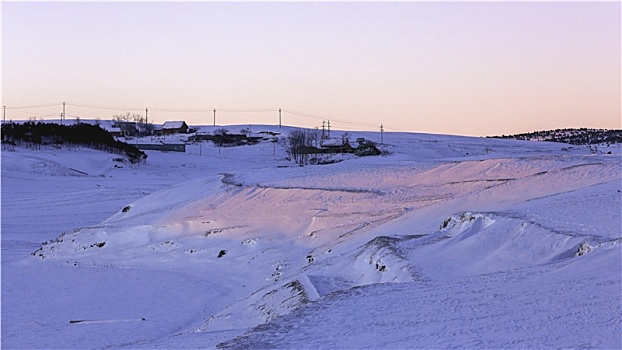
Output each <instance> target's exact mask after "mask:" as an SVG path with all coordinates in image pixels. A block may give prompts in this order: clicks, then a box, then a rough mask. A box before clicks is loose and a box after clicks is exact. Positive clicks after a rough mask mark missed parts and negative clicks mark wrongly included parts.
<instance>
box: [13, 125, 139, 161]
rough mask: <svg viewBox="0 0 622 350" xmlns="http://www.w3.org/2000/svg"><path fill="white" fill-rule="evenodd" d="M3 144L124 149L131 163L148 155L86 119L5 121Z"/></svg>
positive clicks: (117, 152)
mask: <svg viewBox="0 0 622 350" xmlns="http://www.w3.org/2000/svg"><path fill="white" fill-rule="evenodd" d="M2 144H3V145H7V146H25V147H30V148H34V149H40V148H41V146H46V145H51V146H60V145H75V146H83V147H88V148H93V149H97V150H101V151H105V152H110V153H115V154H122V153H125V155H127V157H128V159H129V161H130V162H131V163H133V164H136V163H140V162H142V161H144V160H146V159H147V155H146V154H145V153H144V152H143V151H141V150H139V149H138V148H136V147H135V146H132V145H128V144H126V143H124V142H120V141H117V140H115V139H114V137H112V135H110V133H109V132H107V131H106V130H104V129H102V128H100V127H99V126H96V125H90V124H86V123H77V124H74V125H60V124H56V123H41V122H38V123H35V122H25V123H5V124H2Z"/></svg>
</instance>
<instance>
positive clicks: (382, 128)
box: [380, 124, 384, 145]
mask: <svg viewBox="0 0 622 350" xmlns="http://www.w3.org/2000/svg"><path fill="white" fill-rule="evenodd" d="M383 143H384V126H383V125H382V124H380V144H381V145H382V144H383Z"/></svg>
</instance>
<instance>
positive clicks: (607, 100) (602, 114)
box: [2, 2, 622, 136]
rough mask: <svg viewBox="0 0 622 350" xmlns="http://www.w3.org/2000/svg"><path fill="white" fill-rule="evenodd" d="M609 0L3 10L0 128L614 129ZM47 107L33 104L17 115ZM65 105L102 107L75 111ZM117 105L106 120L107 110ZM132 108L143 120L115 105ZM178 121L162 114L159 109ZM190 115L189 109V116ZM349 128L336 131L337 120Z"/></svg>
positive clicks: (617, 123) (617, 91) (615, 47)
mask: <svg viewBox="0 0 622 350" xmlns="http://www.w3.org/2000/svg"><path fill="white" fill-rule="evenodd" d="M620 10H621V9H620V2H608V3H593V2H585V3H581V2H572V3H558V2H553V3H535V2H519V3H506V2H500V3H489V2H478V3H460V2H452V3H435V2H432V3H422V2H406V3H404V2H399V3H210V2H198V3H196V2H195V3H106V2H103V3H70V2H69V3H67V2H66V3H6V2H4V3H2V105H5V106H7V110H6V113H7V115H6V118H7V120H8V119H27V118H28V117H31V116H33V115H37V116H46V117H44V118H52V117H53V116H51V115H56V114H59V113H60V112H62V105H61V104H62V102H63V101H66V102H67V103H68V104H69V105H68V106H67V111H66V113H67V115H68V116H69V117H72V116H80V117H82V118H97V117H99V118H102V119H106V118H110V117H111V116H112V115H113V114H115V113H121V112H125V111H129V112H134V113H143V114H144V108H149V117H150V119H152V120H153V121H155V122H163V121H165V120H175V119H184V120H186V121H187V122H188V123H189V124H210V123H211V122H212V118H213V114H212V112H211V109H213V108H217V109H221V110H220V111H219V112H217V122H218V123H219V124H242V123H245V124H260V123H262V124H265V123H271V124H274V123H278V112H276V111H269V112H254V113H251V112H247V113H240V112H232V111H226V110H225V109H235V110H245V109H251V110H256V109H278V108H283V109H286V110H288V111H290V110H293V111H299V112H303V113H306V114H312V115H314V116H316V118H309V117H305V116H300V115H296V114H292V113H289V112H284V113H283V123H284V124H288V125H298V126H306V127H313V126H321V124H322V120H323V119H324V118H325V119H331V124H332V125H333V126H334V127H335V128H345V129H368V130H377V129H378V127H379V126H380V124H384V125H385V126H387V127H388V129H387V130H395V131H415V132H429V133H444V134H458V135H476V136H480V135H500V134H512V133H519V132H527V131H534V130H542V129H555V128H566V127H594V128H608V129H613V128H617V129H619V128H621V127H622V126H621V112H620V111H621V97H620V96H621V69H620V65H621V63H620V62H621V54H620V50H621V49H620V47H621V27H620V22H621V21H620ZM42 104H53V105H52V106H49V107H42V108H17V107H28V106H33V105H42ZM76 104H80V105H89V106H103V107H106V106H107V107H112V108H113V109H96V108H81V107H77V106H76ZM117 107H123V108H122V109H119V110H116V109H114V108H117ZM127 107H136V108H138V109H141V110H142V111H141V110H129V109H127ZM180 109H183V110H189V111H187V112H173V111H167V110H180ZM195 110H198V112H194V111H195ZM346 122H348V123H346Z"/></svg>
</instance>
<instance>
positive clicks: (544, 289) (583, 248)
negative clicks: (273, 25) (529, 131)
mask: <svg viewBox="0 0 622 350" xmlns="http://www.w3.org/2000/svg"><path fill="white" fill-rule="evenodd" d="M364 136H365V137H368V138H371V137H373V136H370V135H367V134H365V135H364ZM192 147H193V146H192V145H189V147H188V149H189V151H188V153H187V154H176V155H173V154H166V153H159V152H150V153H149V158H148V159H149V162H148V164H146V165H143V166H140V167H123V168H120V167H116V168H115V167H114V165H115V162H114V161H113V160H111V159H105V157H102V158H98V157H99V153H97V152H91V151H89V152H88V154H85V155H84V157H86V158H85V159H91V158H93V159H99V160H98V163H97V164H95V163H91V165H85V164H89V162H88V161H87V160H85V159H82V160H76V158H80V157H75V155H76V154H77V153H79V152H78V151H75V152H74V153H72V154H71V156H63V153H62V152H60V153H58V152H59V151H55V152H57V154H60V156H51V155H50V153H43V154H42V155H37V153H35V152H32V151H26V150H17V151H16V152H15V153H11V154H10V155H9V156H8V157H4V153H3V159H2V162H3V163H2V165H3V168H2V176H3V186H2V192H3V193H2V195H3V197H2V198H3V199H2V200H3V203H2V205H3V209H2V210H3V222H2V226H3V227H2V230H3V237H2V243H3V277H2V278H3V282H5V283H3V284H2V293H3V301H5V302H4V303H3V321H5V318H6V321H7V322H3V333H2V334H3V335H2V340H3V342H4V343H5V344H8V346H9V347H11V348H19V347H28V348H37V347H39V348H54V347H57V348H85V347H87V348H102V347H115V348H133V349H135V348H150V349H151V348H171V347H175V348H214V347H220V348H265V347H274V348H300V347H304V348H326V347H330V348H362V347H373V348H445V347H475V348H482V347H493V348H533V347H543V346H544V347H556V348H558V347H596V348H611V347H619V346H620V345H621V344H620V337H619V336H620V334H621V325H620V314H621V313H620V303H619V290H620V285H621V281H620V280H621V278H620V276H621V271H620V270H621V269H620V255H621V254H620V246H621V244H622V233H621V231H622V230H621V229H620V226H621V223H622V221H621V217H620V207H621V203H620V198H621V195H622V192H620V191H621V190H622V188H621V181H620V180H621V179H620V174H621V164H620V158H619V156H617V155H594V154H592V153H591V152H589V151H587V150H584V149H582V148H577V147H575V148H570V147H568V146H567V145H558V144H549V143H547V144H542V143H539V144H534V143H529V142H517V141H506V140H494V139H475V138H473V139H472V138H461V137H450V136H436V135H418V134H402V135H398V134H396V135H394V139H393V141H392V145H391V146H386V148H387V149H390V151H391V153H392V154H391V155H386V156H380V157H366V158H355V159H349V160H346V161H343V162H340V163H337V164H331V165H322V166H308V167H284V166H283V163H282V157H283V154H279V155H276V154H274V155H273V153H274V150H273V147H274V146H273V145H272V144H263V143H259V144H257V145H254V146H244V147H242V148H235V149H234V148H231V149H226V150H224V151H223V152H224V155H223V153H218V152H219V151H217V150H216V149H215V148H214V149H211V150H210V148H209V147H207V146H202V147H203V148H202V149H201V154H200V155H199V152H195V151H196V150H193V148H192ZM196 147H198V146H196ZM20 152H22V153H23V154H24V155H25V157H24V158H21V157H18V154H20ZM50 157H57V158H59V160H58V161H55V163H49V164H52V165H53V166H50V167H47V168H49V169H57V170H54V174H51V173H50V172H49V171H47V170H46V171H43V172H42V171H39V170H37V167H36V166H34V165H33V164H38V163H37V162H39V160H37V159H48V158H50ZM46 162H47V160H46ZM58 164H61V165H58ZM80 164H81V165H82V166H81V167H80V166H78V165H80ZM58 169H76V170H80V172H82V173H83V174H80V173H76V172H75V171H71V170H62V171H59V170H58ZM95 170H96V171H95ZM84 174H86V175H84ZM102 174H103V176H101V175H102ZM50 175H54V176H53V178H54V181H56V182H57V183H59V185H58V187H57V188H54V187H49V186H48V187H45V186H41V185H39V186H40V187H41V189H42V190H43V191H47V192H44V193H46V195H45V197H44V196H39V197H36V196H35V193H36V192H30V191H28V190H27V186H26V185H27V184H37V183H45V181H48V179H49V178H50ZM80 197H86V198H87V199H88V200H86V201H85V200H81V199H80ZM55 198H56V199H57V198H63V200H64V202H63V203H64V204H63V205H64V208H63V210H61V208H56V207H54V206H53V205H52V203H53V200H54V199H55ZM37 205H40V206H41V207H42V208H50V214H49V215H47V216H46V213H44V212H41V213H40V217H41V218H44V219H45V220H44V221H36V220H34V221H33V223H31V224H29V225H27V226H25V227H26V229H24V230H20V223H21V222H22V221H25V218H26V217H27V214H26V213H27V211H28V210H31V208H37ZM35 210H36V209H35ZM52 213H56V214H60V213H63V214H64V215H58V216H59V217H61V218H62V219H57V218H56V217H55V216H52V215H51V214H52ZM70 213H75V214H76V216H75V218H73V219H69V218H71V217H72V216H71V214H70ZM5 218H6V219H5ZM70 224H73V225H70ZM62 232H64V233H62ZM38 238H44V239H41V240H47V242H46V243H44V244H42V245H35V244H34V243H33V242H36V241H37V239H38ZM11 248H12V249H15V251H14V252H12V253H10V254H12V255H10V257H9V260H6V259H5V256H6V254H7V252H8V251H9V249H11ZM29 248H31V250H30V251H28V249H29ZM26 252H27V253H32V256H28V257H27V256H26ZM18 254H23V256H19V255H18ZM7 271H8V272H7ZM41 271H45V273H44V274H43V275H42V274H41V273H40V272H41ZM33 284H35V285H39V286H40V287H39V288H43V289H44V290H43V291H42V292H41V293H45V289H46V288H51V289H53V291H52V290H50V291H48V294H49V295H51V296H52V297H53V298H54V303H52V304H55V305H61V306H63V307H62V308H58V307H55V308H54V310H49V309H50V308H52V307H51V306H47V305H45V304H44V305H41V304H38V305H37V307H34V306H31V305H30V304H31V303H30V302H29V301H30V300H32V299H28V298H34V296H35V295H37V294H39V293H34V292H33V293H26V294H25V295H24V296H23V298H21V299H20V297H19V292H18V291H19V289H18V288H25V286H27V285H33ZM65 286H66V287H65ZM69 286H70V287H69ZM60 290H65V292H59V291H60ZM108 290H109V291H110V292H107V291H108ZM83 293H88V295H90V296H92V297H93V298H88V299H87V297H86V296H85V295H84V294H83ZM7 298H8V299H7ZM11 301H12V302H13V303H11ZM7 305H8V306H7ZM104 310H105V311H104ZM44 314H45V316H44ZM25 315H32V317H31V316H25ZM37 315H38V316H37ZM166 315H170V316H168V317H167V316H166ZM143 317H144V318H145V319H146V320H148V322H139V323H134V324H132V322H121V321H123V320H142V319H143ZM42 320H44V322H41V321H42ZM75 320H96V321H89V322H86V321H83V322H80V323H84V324H83V325H81V326H80V327H76V326H72V327H73V328H71V329H69V328H65V326H67V325H69V322H70V321H75ZM97 320H100V321H97ZM126 323H129V324H126ZM6 324H8V325H6ZM97 327H99V328H97ZM133 327H136V328H133ZM130 329H132V330H134V329H136V330H135V331H132V332H130ZM76 332H77V333H76ZM100 332H101V333H100ZM105 332H115V334H120V335H119V337H118V338H117V339H114V340H109V339H107V338H105V337H104V336H103V334H104V333H105ZM37 334H41V336H37ZM53 334H57V335H53ZM26 338H28V339H26Z"/></svg>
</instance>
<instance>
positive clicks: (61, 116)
mask: <svg viewBox="0 0 622 350" xmlns="http://www.w3.org/2000/svg"><path fill="white" fill-rule="evenodd" d="M65 116H66V114H65V102H63V114H61V115H60V125H63V120H64V119H65Z"/></svg>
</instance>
